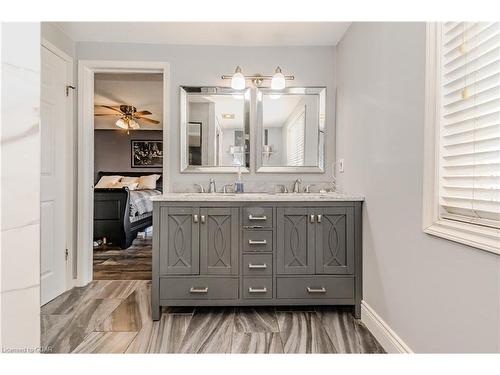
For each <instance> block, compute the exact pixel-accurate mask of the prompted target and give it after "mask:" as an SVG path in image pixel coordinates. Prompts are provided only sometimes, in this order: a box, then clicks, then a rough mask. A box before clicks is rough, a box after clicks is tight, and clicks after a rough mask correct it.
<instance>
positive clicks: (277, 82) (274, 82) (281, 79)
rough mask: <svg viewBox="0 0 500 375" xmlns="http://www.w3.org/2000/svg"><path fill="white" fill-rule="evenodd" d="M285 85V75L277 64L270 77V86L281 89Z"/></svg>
mask: <svg viewBox="0 0 500 375" xmlns="http://www.w3.org/2000/svg"><path fill="white" fill-rule="evenodd" d="M285 86H286V82H285V76H284V75H283V73H281V68H280V67H279V66H278V67H277V68H276V71H275V73H274V75H273V78H272V79H271V88H272V89H273V90H283V89H284V88H285Z"/></svg>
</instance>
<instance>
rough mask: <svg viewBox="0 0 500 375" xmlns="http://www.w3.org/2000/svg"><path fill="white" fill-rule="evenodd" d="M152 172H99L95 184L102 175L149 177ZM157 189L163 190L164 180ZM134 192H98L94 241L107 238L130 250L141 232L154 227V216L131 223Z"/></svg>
mask: <svg viewBox="0 0 500 375" xmlns="http://www.w3.org/2000/svg"><path fill="white" fill-rule="evenodd" d="M150 174H160V175H161V173H151V172H99V173H97V178H96V181H95V184H97V182H98V181H99V179H100V178H101V177H102V176H115V175H117V176H126V177H139V176H147V175H150ZM156 189H157V190H160V191H162V177H160V178H159V179H158V181H157V182H156ZM129 212H130V192H129V190H128V188H126V187H125V188H122V189H94V240H97V239H102V238H104V237H106V240H107V242H108V243H112V244H114V245H118V246H120V248H122V249H126V248H128V247H130V245H131V244H132V241H134V240H135V238H136V237H137V233H138V232H140V231H143V230H145V229H146V228H147V227H150V226H151V225H153V216H152V215H151V216H148V217H146V218H143V219H141V220H138V221H135V222H133V223H131V222H130V218H129Z"/></svg>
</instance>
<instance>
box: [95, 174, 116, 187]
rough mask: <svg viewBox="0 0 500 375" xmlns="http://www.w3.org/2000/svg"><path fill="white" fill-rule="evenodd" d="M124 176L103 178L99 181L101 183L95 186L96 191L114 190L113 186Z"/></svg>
mask: <svg viewBox="0 0 500 375" xmlns="http://www.w3.org/2000/svg"><path fill="white" fill-rule="evenodd" d="M121 178H122V176H102V177H101V178H100V179H99V182H98V183H97V185H96V186H95V188H96V189H110V188H113V185H115V184H116V183H117V182H118V181H120V179H121Z"/></svg>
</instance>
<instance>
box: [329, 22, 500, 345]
mask: <svg viewBox="0 0 500 375" xmlns="http://www.w3.org/2000/svg"><path fill="white" fill-rule="evenodd" d="M337 57H338V58H337V77H338V114H337V115H338V117H337V129H338V133H337V150H338V154H337V156H338V158H343V159H345V173H340V174H339V175H338V176H339V183H340V184H341V187H342V188H343V189H345V190H347V191H349V192H351V193H353V194H360V195H363V196H365V198H366V201H365V203H364V205H363V206H364V207H363V255H364V258H363V271H364V272H363V289H364V297H363V298H364V302H365V303H367V304H368V305H369V306H370V307H372V308H373V309H374V310H375V312H376V313H377V314H378V315H379V316H380V317H381V318H382V319H383V320H384V321H385V322H386V323H387V324H388V325H389V326H390V327H391V328H392V330H393V331H395V332H396V334H397V335H399V337H400V338H401V339H402V340H403V341H404V342H405V343H406V344H407V345H408V346H409V347H410V348H411V349H412V350H413V351H415V352H419V353H436V352H458V353H480V352H496V353H498V352H499V351H500V257H499V256H498V255H494V254H491V253H487V252H485V251H482V250H478V249H475V248H472V247H468V246H464V245H461V244H458V243H455V242H451V241H448V240H445V239H442V238H439V237H434V236H430V235H427V234H425V233H424V232H423V231H422V178H423V177H422V176H423V160H424V144H423V136H424V84H425V79H424V76H425V74H424V72H425V24H424V23H386V22H382V23H353V24H352V25H351V27H350V28H349V29H348V30H347V32H346V34H345V36H344V37H343V39H342V40H341V42H340V43H339V45H338V56H337Z"/></svg>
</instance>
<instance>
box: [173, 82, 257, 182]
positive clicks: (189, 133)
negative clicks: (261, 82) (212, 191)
mask: <svg viewBox="0 0 500 375" xmlns="http://www.w3.org/2000/svg"><path fill="white" fill-rule="evenodd" d="M249 112H250V89H246V90H233V89H231V88H227V87H186V86H182V87H181V88H180V123H181V124H180V125H181V128H180V134H181V137H180V138H181V145H180V146H181V147H180V149H181V172H184V173H228V172H237V171H238V168H241V171H242V172H248V171H249V168H250V153H249V150H250V115H249Z"/></svg>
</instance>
